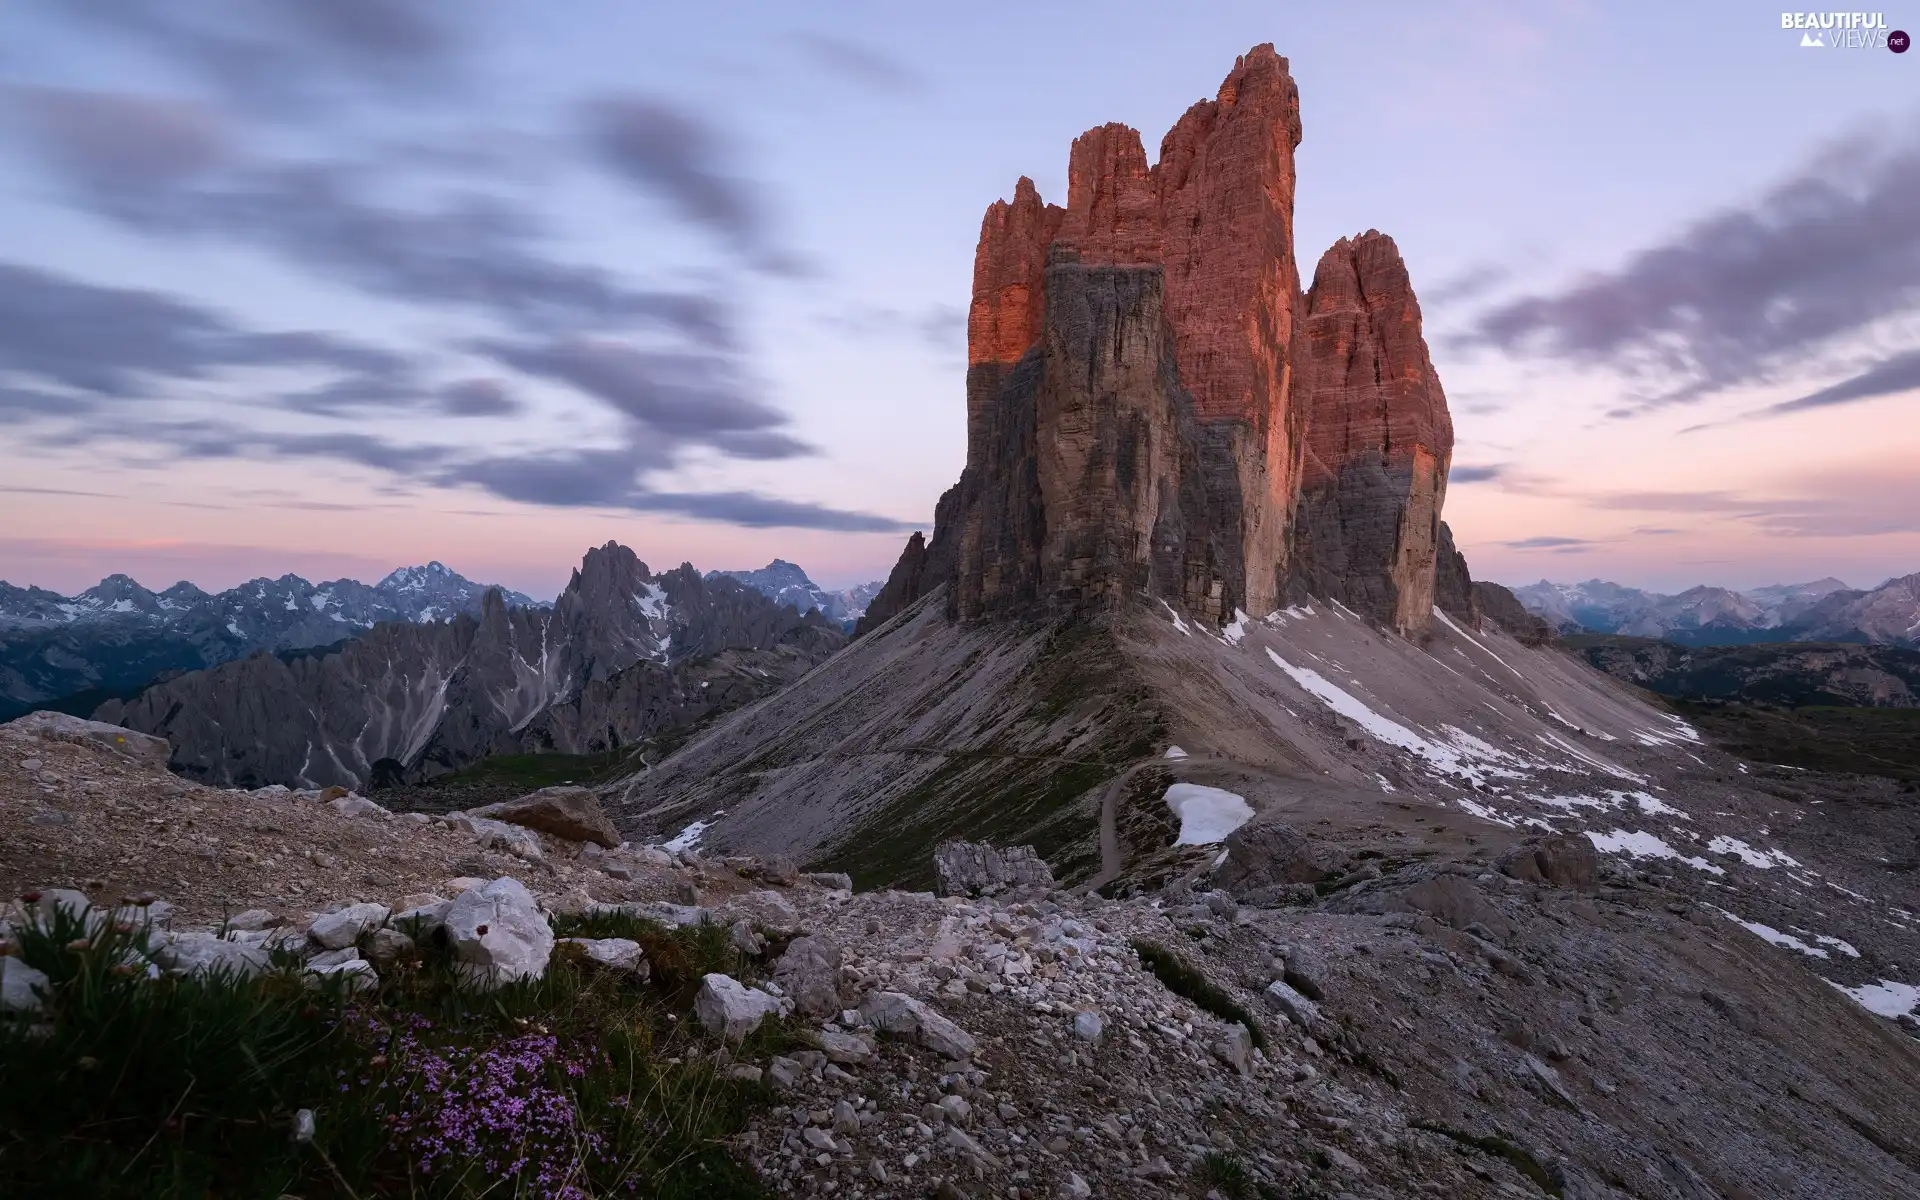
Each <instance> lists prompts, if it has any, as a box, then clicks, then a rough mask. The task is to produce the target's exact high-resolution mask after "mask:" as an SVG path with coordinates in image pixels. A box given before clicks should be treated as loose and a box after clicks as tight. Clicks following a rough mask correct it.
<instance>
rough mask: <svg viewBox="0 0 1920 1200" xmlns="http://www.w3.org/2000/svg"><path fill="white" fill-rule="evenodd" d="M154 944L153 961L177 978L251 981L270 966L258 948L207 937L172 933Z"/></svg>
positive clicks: (261, 950) (265, 955) (204, 935)
mask: <svg viewBox="0 0 1920 1200" xmlns="http://www.w3.org/2000/svg"><path fill="white" fill-rule="evenodd" d="M154 940H155V943H156V944H155V946H154V950H153V957H154V961H155V962H157V963H159V964H160V965H161V966H162V967H165V968H166V969H167V970H169V971H173V972H175V973H177V974H181V975H198V974H203V973H219V974H226V975H234V976H238V977H240V978H251V977H253V976H255V975H258V974H260V973H261V972H263V971H265V970H266V969H267V968H268V967H269V966H270V965H271V964H270V963H269V962H268V960H267V952H266V951H265V950H264V949H262V948H261V947H259V946H256V945H250V944H248V943H246V942H235V941H228V940H227V939H225V938H221V937H216V936H214V935H213V934H211V933H176V934H173V935H172V936H170V937H168V938H167V939H166V940H165V941H164V942H161V941H160V939H158V938H156V939H154Z"/></svg>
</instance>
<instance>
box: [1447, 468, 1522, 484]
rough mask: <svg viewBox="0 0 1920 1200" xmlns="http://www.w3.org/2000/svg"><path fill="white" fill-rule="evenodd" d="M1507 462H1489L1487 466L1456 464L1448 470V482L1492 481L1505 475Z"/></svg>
mask: <svg viewBox="0 0 1920 1200" xmlns="http://www.w3.org/2000/svg"><path fill="white" fill-rule="evenodd" d="M1506 471H1507V467H1506V464H1505V463H1489V464H1487V465H1486V466H1479V467H1475V466H1455V467H1453V468H1452V469H1450V470H1449V471H1448V472H1447V482H1448V483H1492V482H1494V481H1496V480H1498V479H1499V478H1500V477H1501V476H1503V475H1505V474H1506Z"/></svg>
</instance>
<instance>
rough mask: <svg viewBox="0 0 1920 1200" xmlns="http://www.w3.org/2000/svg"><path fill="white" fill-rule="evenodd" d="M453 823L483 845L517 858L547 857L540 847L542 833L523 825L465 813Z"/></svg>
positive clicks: (534, 860)
mask: <svg viewBox="0 0 1920 1200" xmlns="http://www.w3.org/2000/svg"><path fill="white" fill-rule="evenodd" d="M453 823H454V825H456V826H457V827H459V828H461V829H464V830H466V831H467V832H469V833H471V834H473V838H474V840H475V841H477V842H479V843H480V844H481V845H482V846H486V847H489V848H491V849H496V850H505V851H506V852H507V853H508V854H511V855H513V856H514V857H515V858H524V859H526V860H527V861H528V862H539V861H540V860H541V859H542V858H544V857H545V855H544V853H543V852H542V851H541V849H540V835H539V834H537V833H535V832H534V831H533V830H531V829H528V828H526V827H525V826H523V825H509V824H507V823H506V822H505V821H496V820H494V819H493V818H491V817H470V816H467V815H465V814H464V813H463V814H461V815H459V816H456V817H455V818H454V819H453Z"/></svg>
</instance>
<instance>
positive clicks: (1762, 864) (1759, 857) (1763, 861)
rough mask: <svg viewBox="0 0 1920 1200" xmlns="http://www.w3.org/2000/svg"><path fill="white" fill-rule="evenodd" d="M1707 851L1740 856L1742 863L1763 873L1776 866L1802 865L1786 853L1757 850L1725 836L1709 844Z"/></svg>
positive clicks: (1722, 835) (1734, 838)
mask: <svg viewBox="0 0 1920 1200" xmlns="http://www.w3.org/2000/svg"><path fill="white" fill-rule="evenodd" d="M1707 850H1708V851H1709V852H1711V853H1713V854H1734V855H1738V856H1739V858H1740V861H1741V862H1744V863H1746V864H1747V865H1748V866H1750V867H1759V868H1760V869H1761V870H1763V871H1764V870H1767V869H1768V868H1770V867H1776V866H1787V867H1797V866H1799V865H1800V864H1799V863H1798V862H1796V861H1794V860H1793V859H1792V858H1789V857H1788V856H1787V854H1786V853H1785V852H1784V851H1780V850H1755V849H1754V848H1753V847H1752V846H1749V845H1747V844H1746V843H1745V842H1743V841H1741V840H1740V839H1739V838H1737V837H1728V836H1726V835H1725V834H1721V835H1720V836H1719V837H1716V838H1714V839H1713V840H1712V841H1710V842H1708V843H1707Z"/></svg>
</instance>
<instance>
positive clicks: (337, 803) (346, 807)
mask: <svg viewBox="0 0 1920 1200" xmlns="http://www.w3.org/2000/svg"><path fill="white" fill-rule="evenodd" d="M328 807H329V808H331V809H333V811H335V812H337V813H339V814H340V815H341V816H343V817H390V816H392V815H393V814H392V813H390V812H388V811H387V810H386V809H384V808H382V807H380V806H379V805H378V804H375V803H374V802H373V801H371V800H369V799H367V798H366V797H365V796H355V795H346V796H342V797H340V798H339V799H338V800H331V801H328Z"/></svg>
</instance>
